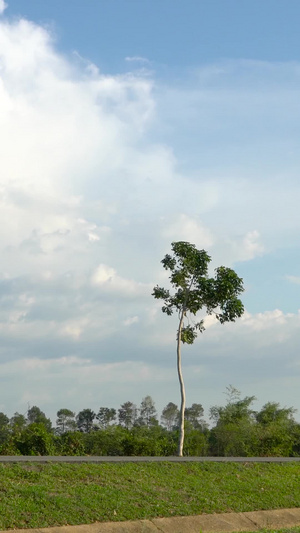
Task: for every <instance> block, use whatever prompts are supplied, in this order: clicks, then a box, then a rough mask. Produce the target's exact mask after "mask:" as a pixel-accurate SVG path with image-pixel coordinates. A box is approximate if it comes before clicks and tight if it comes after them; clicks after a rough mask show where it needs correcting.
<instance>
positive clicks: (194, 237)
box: [162, 214, 214, 249]
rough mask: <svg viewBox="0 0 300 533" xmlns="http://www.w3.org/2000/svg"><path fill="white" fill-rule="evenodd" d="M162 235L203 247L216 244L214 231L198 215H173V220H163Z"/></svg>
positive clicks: (169, 238)
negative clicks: (204, 224) (205, 225)
mask: <svg viewBox="0 0 300 533" xmlns="http://www.w3.org/2000/svg"><path fill="white" fill-rule="evenodd" d="M162 236H163V237H164V238H165V239H168V240H170V241H188V242H191V243H193V244H195V245H196V247H198V248H201V249H202V248H208V247H211V246H212V245H213V244H214V236H213V234H212V232H211V231H210V230H209V229H208V228H205V227H204V226H203V224H202V223H201V221H200V220H199V219H198V218H197V217H190V216H188V215H186V214H179V215H178V216H177V217H176V218H174V217H173V220H172V221H171V222H169V221H164V220H163V229H162Z"/></svg>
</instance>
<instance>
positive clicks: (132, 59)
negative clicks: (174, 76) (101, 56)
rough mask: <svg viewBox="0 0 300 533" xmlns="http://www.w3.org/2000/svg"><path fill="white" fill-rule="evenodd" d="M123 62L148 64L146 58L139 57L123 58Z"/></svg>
mask: <svg viewBox="0 0 300 533" xmlns="http://www.w3.org/2000/svg"><path fill="white" fill-rule="evenodd" d="M125 61H129V62H137V63H150V61H149V59H147V58H146V57H141V56H127V57H125Z"/></svg>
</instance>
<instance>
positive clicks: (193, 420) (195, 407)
mask: <svg viewBox="0 0 300 533" xmlns="http://www.w3.org/2000/svg"><path fill="white" fill-rule="evenodd" d="M203 415H204V409H203V407H202V405H201V403H193V404H192V406H191V407H187V408H186V409H185V413H184V416H185V420H187V421H188V422H189V423H190V424H191V426H192V427H193V428H194V429H202V430H203V429H205V428H206V427H207V423H206V422H205V420H204V419H203Z"/></svg>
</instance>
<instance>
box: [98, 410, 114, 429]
mask: <svg viewBox="0 0 300 533" xmlns="http://www.w3.org/2000/svg"><path fill="white" fill-rule="evenodd" d="M96 418H97V420H98V422H99V427H100V428H101V429H107V427H108V426H109V425H110V423H111V422H114V421H115V420H116V418H117V411H116V410H115V409H113V408H109V407H100V409H99V411H98V414H97V415H96Z"/></svg>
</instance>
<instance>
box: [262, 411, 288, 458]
mask: <svg viewBox="0 0 300 533" xmlns="http://www.w3.org/2000/svg"><path fill="white" fill-rule="evenodd" d="M295 412H296V410H295V409H294V408H293V407H284V408H281V407H280V405H279V403H276V402H268V403H266V404H265V405H264V406H263V407H262V409H261V410H260V411H259V412H258V413H256V420H257V425H256V434H257V455H263V456H283V457H284V456H286V457H288V456H290V455H293V450H294V451H295V450H296V448H297V442H299V429H298V424H297V423H296V422H295V419H294V416H293V415H294V413H295Z"/></svg>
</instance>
